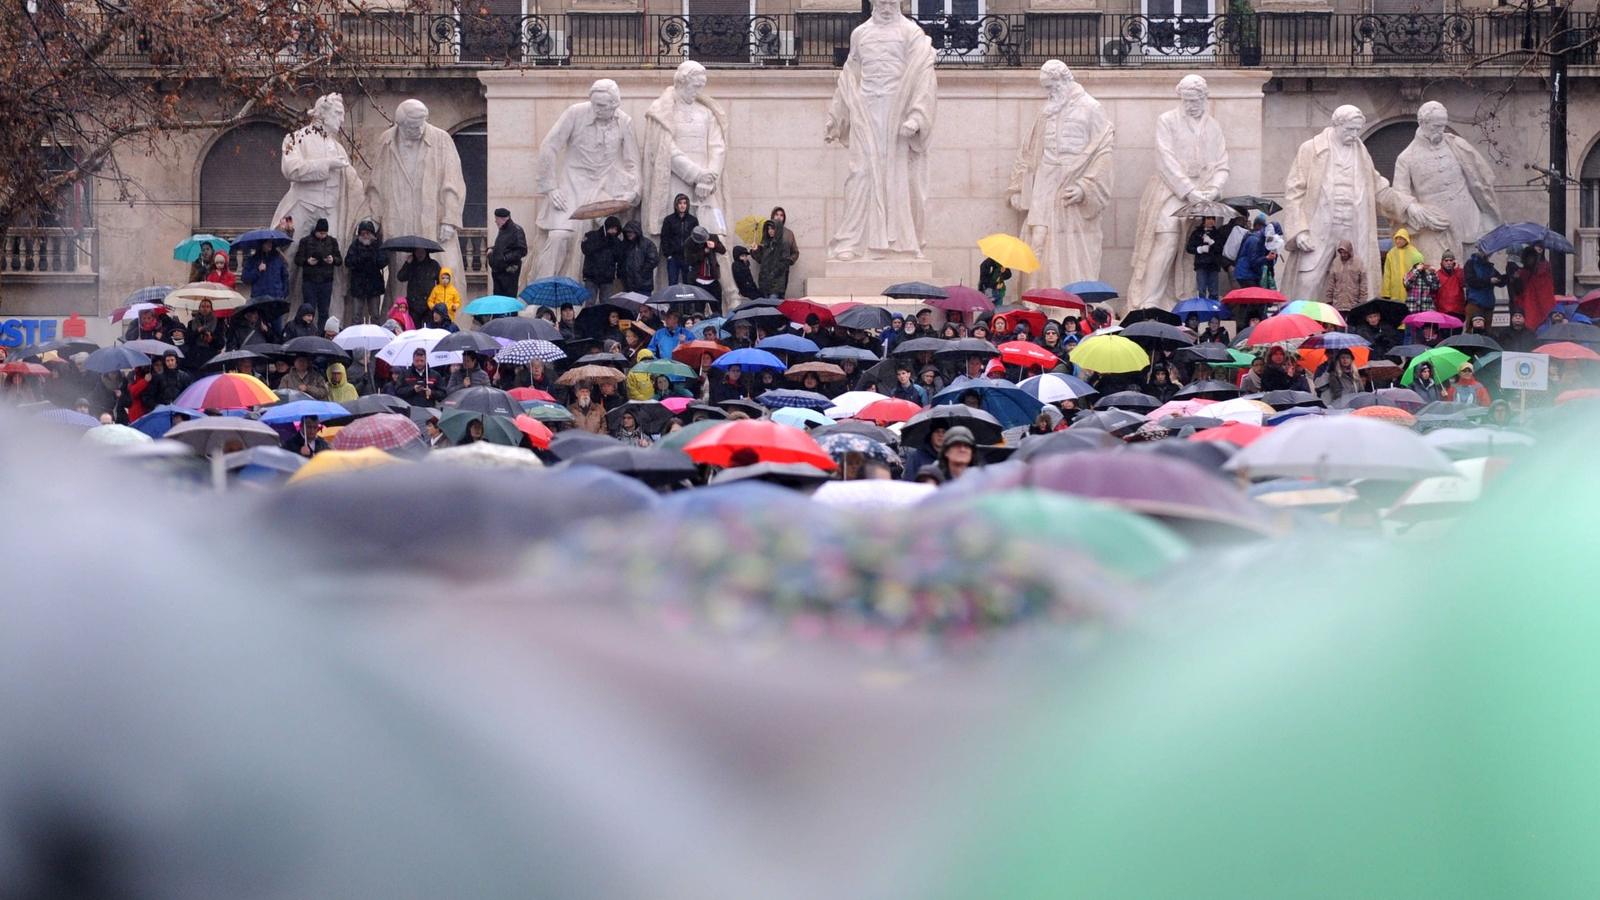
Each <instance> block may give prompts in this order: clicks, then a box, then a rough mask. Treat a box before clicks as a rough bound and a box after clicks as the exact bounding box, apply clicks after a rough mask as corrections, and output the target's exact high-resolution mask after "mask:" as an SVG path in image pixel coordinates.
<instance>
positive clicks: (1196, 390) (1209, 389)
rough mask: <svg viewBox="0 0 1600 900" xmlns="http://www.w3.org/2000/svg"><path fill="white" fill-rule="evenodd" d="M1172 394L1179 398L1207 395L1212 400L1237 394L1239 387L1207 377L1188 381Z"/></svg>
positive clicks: (1223, 398) (1224, 398)
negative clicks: (1202, 379)
mask: <svg viewBox="0 0 1600 900" xmlns="http://www.w3.org/2000/svg"><path fill="white" fill-rule="evenodd" d="M1173 396H1174V397H1177V398H1180V399H1182V398H1187V397H1207V398H1210V399H1212V400H1226V399H1228V398H1229V397H1237V396H1239V388H1238V386H1237V385H1234V384H1231V383H1229V382H1226V381H1216V380H1214V379H1208V380H1205V381H1195V382H1190V383H1189V384H1186V385H1184V386H1183V387H1182V388H1180V389H1179V390H1178V392H1177V393H1176V394H1174V395H1173Z"/></svg>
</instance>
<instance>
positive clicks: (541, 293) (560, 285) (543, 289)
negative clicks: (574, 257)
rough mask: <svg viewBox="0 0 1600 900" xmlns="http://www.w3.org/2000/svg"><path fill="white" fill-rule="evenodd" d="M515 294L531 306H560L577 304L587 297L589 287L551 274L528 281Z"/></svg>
mask: <svg viewBox="0 0 1600 900" xmlns="http://www.w3.org/2000/svg"><path fill="white" fill-rule="evenodd" d="M517 296H519V297H521V298H522V299H523V300H524V301H526V302H527V303H529V304H531V305H533V306H562V305H564V304H567V303H570V304H572V305H573V306H578V305H580V304H582V303H583V301H585V300H588V299H589V289H588V288H586V287H584V286H583V285H581V284H579V283H578V282H576V281H573V280H572V279H571V278H566V277H564V276H561V275H552V276H551V277H549V278H540V279H539V280H538V281H530V282H528V286H527V287H525V288H523V289H522V293H521V294H518V295H517Z"/></svg>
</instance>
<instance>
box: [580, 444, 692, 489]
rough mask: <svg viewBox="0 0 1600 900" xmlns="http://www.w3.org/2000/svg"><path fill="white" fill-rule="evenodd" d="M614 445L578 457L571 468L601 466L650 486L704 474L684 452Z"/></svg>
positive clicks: (663, 448)
mask: <svg viewBox="0 0 1600 900" xmlns="http://www.w3.org/2000/svg"><path fill="white" fill-rule="evenodd" d="M611 443H612V445H613V446H610V447H606V448H603V449H597V450H592V451H590V452H588V453H584V454H582V455H580V456H578V457H577V458H576V459H574V460H573V461H572V463H570V465H577V466H599V467H600V468H602V469H609V470H611V471H613V472H616V473H618V474H621V475H627V476H628V477H630V478H635V479H638V480H639V481H642V482H644V483H645V484H648V485H664V484H672V483H674V482H678V481H683V480H684V479H687V478H693V477H694V476H695V475H696V474H697V473H698V472H699V471H700V470H699V467H698V466H696V465H695V463H694V460H692V459H690V458H689V457H688V455H687V454H685V453H684V452H683V451H682V450H673V449H670V448H665V447H629V446H627V445H625V444H619V443H617V442H616V441H612V442H611Z"/></svg>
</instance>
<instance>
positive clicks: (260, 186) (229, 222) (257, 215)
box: [199, 122, 289, 232]
mask: <svg viewBox="0 0 1600 900" xmlns="http://www.w3.org/2000/svg"><path fill="white" fill-rule="evenodd" d="M287 134H288V132H287V131H285V130H284V129H283V128H281V127H279V126H278V125H275V124H273V123H271V122H248V123H246V124H244V125H240V126H238V127H236V128H234V129H232V130H231V131H229V132H228V133H226V134H224V135H223V136H222V137H220V138H218V139H217V142H216V143H214V144H212V145H211V149H210V150H209V151H208V152H207V153H206V158H205V160H204V161H203V162H201V163H200V223H199V225H200V230H202V231H216V232H230V231H247V230H249V229H251V228H270V227H272V225H273V222H272V214H273V213H274V212H277V210H278V202H279V201H280V200H282V199H283V195H284V194H286V193H288V192H289V181H288V179H286V178H284V177H283V169H282V154H283V139H284V137H285V136H286V135H287Z"/></svg>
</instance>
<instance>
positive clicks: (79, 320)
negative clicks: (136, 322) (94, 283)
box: [0, 316, 121, 349]
mask: <svg viewBox="0 0 1600 900" xmlns="http://www.w3.org/2000/svg"><path fill="white" fill-rule="evenodd" d="M120 334H121V329H118V328H117V327H115V326H114V325H112V324H111V323H109V322H107V321H106V320H105V319H104V318H102V317H100V316H94V317H92V318H88V319H85V318H83V317H81V316H0V347H7V348H11V349H15V348H17V347H31V346H33V345H34V344H44V343H48V342H50V341H53V340H56V339H58V338H82V339H84V340H89V341H93V342H94V343H96V344H100V345H101V346H105V345H106V344H109V343H111V342H112V341H113V340H116V338H117V337H119V336H120Z"/></svg>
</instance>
